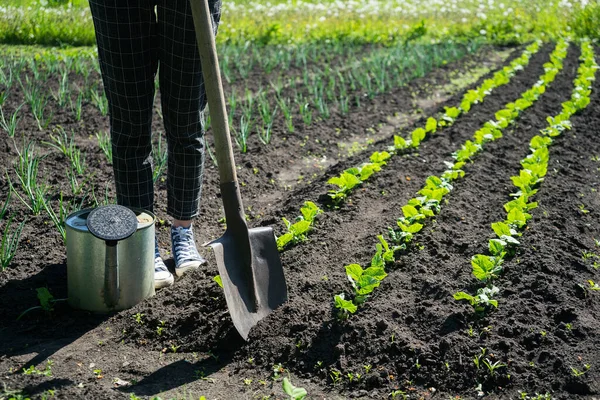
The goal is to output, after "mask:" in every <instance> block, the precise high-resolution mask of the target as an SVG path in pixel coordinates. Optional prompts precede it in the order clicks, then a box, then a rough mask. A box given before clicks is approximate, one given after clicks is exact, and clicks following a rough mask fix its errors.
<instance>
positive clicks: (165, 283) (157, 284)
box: [154, 275, 175, 289]
mask: <svg viewBox="0 0 600 400" xmlns="http://www.w3.org/2000/svg"><path fill="white" fill-rule="evenodd" d="M173 282H175V279H174V278H173V275H171V276H170V277H169V278H167V279H161V280H154V289H162V288H166V287H169V286H171V285H172V284H173Z"/></svg>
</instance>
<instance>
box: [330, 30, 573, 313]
mask: <svg viewBox="0 0 600 400" xmlns="http://www.w3.org/2000/svg"><path fill="white" fill-rule="evenodd" d="M568 46H569V44H568V42H566V41H565V40H560V41H559V42H558V43H557V45H556V47H555V49H554V50H553V51H552V53H551V54H550V62H548V63H546V64H545V65H544V70H545V72H544V74H542V76H541V77H540V79H539V80H538V81H537V82H536V83H535V84H534V85H533V87H532V88H530V89H528V90H527V91H525V92H524V93H523V94H522V95H521V97H520V98H519V99H518V100H516V101H515V102H514V103H508V104H507V105H506V107H505V108H504V109H502V110H500V111H498V112H497V113H496V115H495V120H491V121H488V122H486V123H485V124H484V126H483V127H482V128H481V129H479V130H478V131H477V132H475V134H474V136H473V141H471V140H467V141H466V142H465V144H463V145H462V146H461V148H460V149H459V150H458V151H456V152H454V153H453V155H452V156H453V158H454V162H446V165H447V167H448V169H447V170H446V171H444V172H443V173H442V174H441V175H440V176H429V177H428V178H427V179H426V181H425V185H424V186H423V188H422V189H421V190H419V192H418V194H419V196H418V197H414V198H412V199H410V200H409V201H408V202H407V204H406V205H404V206H403V207H402V214H403V216H402V217H400V218H398V221H397V225H398V229H392V228H390V229H389V232H388V235H389V238H390V241H391V242H393V243H394V245H395V246H394V247H393V248H392V249H391V255H388V260H385V261H387V262H388V263H392V262H394V261H395V256H394V255H395V253H396V252H397V251H400V250H406V249H407V246H408V245H409V244H410V243H411V242H412V240H413V237H414V235H415V234H417V233H418V232H420V231H421V230H422V229H423V226H424V225H423V223H424V222H425V220H426V219H427V218H430V217H433V216H434V215H436V214H438V213H439V212H440V210H441V206H442V199H443V198H444V196H446V195H447V194H448V193H450V191H451V190H452V188H453V186H452V183H453V182H454V181H455V180H458V179H460V178H462V177H464V176H465V171H463V170H462V168H463V166H464V165H465V163H466V161H469V160H472V158H473V157H474V156H475V155H476V154H477V153H478V152H480V151H481V150H482V149H483V145H484V144H485V143H487V142H490V141H494V140H496V139H499V138H501V137H502V130H504V129H505V128H506V127H507V126H508V125H509V124H511V123H513V122H514V121H515V120H516V119H517V117H518V116H519V115H520V114H521V112H523V111H524V110H525V109H527V108H529V107H531V105H533V103H534V102H535V101H537V99H538V98H539V97H540V96H541V95H542V94H543V93H544V92H545V91H546V87H547V86H548V85H549V84H551V83H552V82H553V81H554V78H555V77H556V75H557V74H558V72H559V71H560V70H562V68H563V59H564V58H565V57H566V55H567V50H568ZM379 240H380V241H381V240H382V239H381V238H380V239H379ZM379 246H382V247H383V242H381V244H378V247H377V251H376V253H375V256H374V257H373V258H372V260H371V266H370V267H368V268H366V269H365V270H364V273H363V274H361V275H359V278H361V279H363V281H362V282H361V281H358V282H357V281H356V279H355V278H356V276H357V275H356V272H355V271H356V267H355V266H354V264H350V265H348V266H346V267H345V269H346V275H347V276H348V279H349V280H350V282H351V283H352V286H353V289H354V292H353V297H352V299H351V300H348V299H346V295H345V294H344V293H341V294H337V295H335V296H334V303H335V307H336V308H337V309H338V317H339V318H340V319H346V318H348V317H349V315H350V314H353V313H355V312H356V310H357V307H358V306H360V305H361V304H363V303H364V301H365V300H366V298H367V297H368V296H369V295H370V294H371V292H372V291H373V290H374V289H375V288H376V287H378V286H379V284H380V283H381V281H382V280H383V279H384V278H385V275H384V274H381V273H380V272H381V271H380V270H379V269H377V267H379V265H378V262H379V261H378V259H379V256H378V255H377V253H378V252H379ZM388 248H389V246H388ZM371 267H376V269H372V270H370V269H369V268H371ZM384 267H385V262H384V266H383V267H381V268H384Z"/></svg>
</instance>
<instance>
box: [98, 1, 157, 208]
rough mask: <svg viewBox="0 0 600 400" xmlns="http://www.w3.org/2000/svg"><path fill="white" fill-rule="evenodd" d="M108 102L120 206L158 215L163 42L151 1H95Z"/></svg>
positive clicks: (101, 64) (99, 50)
mask: <svg viewBox="0 0 600 400" xmlns="http://www.w3.org/2000/svg"><path fill="white" fill-rule="evenodd" d="M89 3H90V9H91V11H92V17H93V21H94V28H95V30H96V41H97V43H98V56H99V60H100V69H101V71H102V80H103V82H104V90H105V92H106V97H107V99H108V107H109V119H110V133H111V139H112V150H113V170H114V176H115V186H116V191H117V203H119V204H121V205H124V206H130V207H139V208H142V209H145V210H148V211H152V210H153V202H154V190H153V181H152V165H151V158H150V154H151V150H152V143H151V131H150V129H151V122H152V103H153V99H154V76H155V74H156V66H157V53H156V51H157V36H156V16H155V13H154V5H153V2H152V1H150V0H137V1H122V0H90V2H89Z"/></svg>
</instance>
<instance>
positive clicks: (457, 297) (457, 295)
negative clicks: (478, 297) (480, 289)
mask: <svg viewBox="0 0 600 400" xmlns="http://www.w3.org/2000/svg"><path fill="white" fill-rule="evenodd" d="M453 297H454V300H467V301H468V302H469V303H471V305H473V304H475V298H474V297H473V296H471V295H470V294H469V293H465V292H457V293H454V296H453Z"/></svg>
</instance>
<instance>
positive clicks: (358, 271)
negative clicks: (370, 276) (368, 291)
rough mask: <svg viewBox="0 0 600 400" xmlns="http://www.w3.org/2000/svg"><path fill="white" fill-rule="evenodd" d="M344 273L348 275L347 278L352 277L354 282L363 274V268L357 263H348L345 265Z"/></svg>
mask: <svg viewBox="0 0 600 400" xmlns="http://www.w3.org/2000/svg"><path fill="white" fill-rule="evenodd" d="M345 268H346V275H347V276H348V278H350V279H352V281H354V282H358V280H359V279H360V277H361V276H362V274H363V272H364V271H363V269H362V267H361V266H360V265H358V264H349V265H346V267H345Z"/></svg>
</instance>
